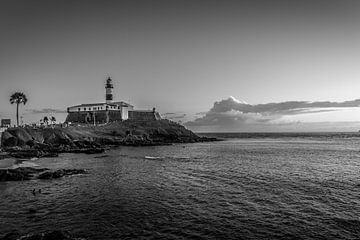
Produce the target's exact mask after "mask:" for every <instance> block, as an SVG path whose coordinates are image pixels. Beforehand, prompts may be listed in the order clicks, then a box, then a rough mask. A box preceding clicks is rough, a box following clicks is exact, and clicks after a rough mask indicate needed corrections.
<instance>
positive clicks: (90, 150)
mask: <svg viewBox="0 0 360 240" xmlns="http://www.w3.org/2000/svg"><path fill="white" fill-rule="evenodd" d="M68 152H70V153H85V154H97V153H103V152H105V149H104V148H81V149H73V150H69V151H68Z"/></svg>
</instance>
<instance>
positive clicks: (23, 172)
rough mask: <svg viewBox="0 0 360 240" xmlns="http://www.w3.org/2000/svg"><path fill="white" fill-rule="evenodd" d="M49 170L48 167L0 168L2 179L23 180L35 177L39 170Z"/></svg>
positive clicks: (0, 178)
mask: <svg viewBox="0 0 360 240" xmlns="http://www.w3.org/2000/svg"><path fill="white" fill-rule="evenodd" d="M46 170H48V169H47V168H41V169H37V168H29V167H26V168H15V169H0V181H23V180H30V179H33V178H35V175H36V174H37V173H39V172H43V171H46Z"/></svg>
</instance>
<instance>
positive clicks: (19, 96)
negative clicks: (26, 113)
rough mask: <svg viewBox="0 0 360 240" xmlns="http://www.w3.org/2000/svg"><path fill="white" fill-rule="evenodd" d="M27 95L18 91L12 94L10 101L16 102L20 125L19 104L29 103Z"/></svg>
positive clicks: (17, 119) (17, 120) (17, 118)
mask: <svg viewBox="0 0 360 240" xmlns="http://www.w3.org/2000/svg"><path fill="white" fill-rule="evenodd" d="M27 101H28V100H27V98H26V95H25V94H24V93H22V92H16V93H14V94H13V95H11V96H10V103H11V104H14V103H15V104H16V123H17V126H19V105H20V104H21V103H23V104H24V105H25V104H26V103H27Z"/></svg>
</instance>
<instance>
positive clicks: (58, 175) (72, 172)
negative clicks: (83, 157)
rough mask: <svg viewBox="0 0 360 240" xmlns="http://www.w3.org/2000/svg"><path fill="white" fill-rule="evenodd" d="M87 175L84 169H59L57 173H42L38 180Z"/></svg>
mask: <svg viewBox="0 0 360 240" xmlns="http://www.w3.org/2000/svg"><path fill="white" fill-rule="evenodd" d="M85 173H87V171H86V170H84V169H59V170H56V171H46V172H43V173H40V174H39V176H38V177H37V178H38V179H53V178H61V177H63V176H70V175H75V174H85Z"/></svg>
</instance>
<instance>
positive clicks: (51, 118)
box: [50, 116, 56, 126]
mask: <svg viewBox="0 0 360 240" xmlns="http://www.w3.org/2000/svg"><path fill="white" fill-rule="evenodd" d="M50 122H51V125H53V126H54V123H55V122H56V118H55V117H54V116H51V117H50Z"/></svg>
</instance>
